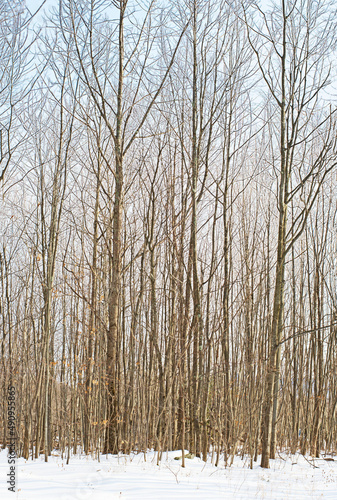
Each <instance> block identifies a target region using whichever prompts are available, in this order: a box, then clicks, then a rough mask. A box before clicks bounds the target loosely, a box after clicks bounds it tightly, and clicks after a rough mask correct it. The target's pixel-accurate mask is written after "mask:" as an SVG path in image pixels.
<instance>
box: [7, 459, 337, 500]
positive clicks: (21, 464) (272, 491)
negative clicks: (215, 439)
mask: <svg viewBox="0 0 337 500" xmlns="http://www.w3.org/2000/svg"><path fill="white" fill-rule="evenodd" d="M178 456H181V452H179V451H172V452H168V453H165V454H164V455H163V458H162V461H161V462H160V465H159V466H157V465H156V463H157V453H154V452H148V453H147V454H146V460H145V459H144V454H138V455H135V454H132V455H130V456H120V457H117V456H111V455H109V456H108V458H107V457H106V456H105V455H103V456H101V459H100V462H98V461H97V460H94V459H92V458H91V457H88V456H84V455H77V456H72V457H71V458H70V463H69V465H66V459H62V458H61V457H60V456H59V454H58V453H57V452H56V451H55V452H54V453H53V455H52V456H51V457H50V458H49V462H48V463H45V462H44V457H43V456H41V457H40V458H39V459H38V460H35V461H32V460H28V461H26V460H24V459H23V458H20V459H18V460H17V464H16V465H17V472H16V473H17V485H18V486H17V492H16V493H11V492H9V491H8V490H7V485H6V474H7V473H8V469H9V465H8V463H7V451H1V452H0V498H1V499H2V500H7V499H8V500H10V499H12V500H14V499H16V498H17V499H20V500H96V499H97V500H113V499H117V498H118V499H128V500H133V499H137V500H139V499H146V500H152V499H153V500H165V499H167V500H168V499H174V500H178V499H184V500H185V499H205V500H214V499H222V500H225V499H231V500H232V499H233V500H239V499H249V500H253V499H266V500H274V499H275V500H276V499H279V500H286V499H296V500H301V499H305V500H308V499H315V500H316V499H319V498H324V499H327V500H328V499H329V500H336V498H337V460H336V459H335V460H334V461H326V460H324V459H323V458H321V459H314V460H312V459H311V458H309V457H308V458H307V459H305V458H304V457H302V456H301V455H285V454H284V455H283V456H282V458H281V457H280V458H278V459H276V460H272V461H271V468H270V469H267V470H266V469H261V467H260V466H259V465H258V464H259V461H258V462H256V463H254V464H253V469H252V470H251V469H250V468H249V460H248V459H247V458H243V459H242V458H241V457H236V458H235V460H234V463H233V465H232V466H231V467H227V468H225V466H224V461H223V460H222V461H221V462H220V465H219V466H218V467H215V466H214V465H212V463H211V460H209V461H208V462H207V463H206V464H205V463H204V462H203V461H202V460H201V459H199V458H194V459H186V467H185V469H183V468H182V467H181V461H177V460H174V457H178ZM309 461H310V462H309Z"/></svg>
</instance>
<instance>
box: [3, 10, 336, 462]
mask: <svg viewBox="0 0 337 500" xmlns="http://www.w3.org/2000/svg"><path fill="white" fill-rule="evenodd" d="M335 11H336V8H335V7H333V6H332V5H330V4H329V2H314V1H312V0H282V1H280V2H277V3H276V4H275V6H274V7H273V8H272V9H271V10H268V9H265V10H261V9H260V7H258V5H256V4H251V3H250V2H246V3H242V2H236V1H235V0H234V1H233V2H232V1H222V0H216V1H209V0H178V1H177V2H174V3H172V2H165V1H163V2H154V1H150V0H148V1H146V2H144V1H142V2H138V1H137V0H111V1H105V0H91V1H88V0H60V2H59V5H58V7H57V8H54V9H51V10H50V11H49V12H48V13H47V14H46V18H45V19H44V20H43V21H40V25H41V27H40V28H38V21H35V18H34V16H33V17H32V16H31V13H30V12H29V10H28V9H27V8H26V6H25V4H24V2H23V1H21V0H13V1H11V2H10V4H9V2H6V1H1V2H0V16H1V17H0V57H1V68H0V72H1V73H0V101H1V102H0V113H1V115H0V116H1V135H0V153H1V155H0V179H1V189H2V197H1V248H0V289H1V304H0V327H1V371H0V373H1V415H0V418H1V443H2V446H3V447H6V445H7V443H8V439H9V438H8V429H7V391H8V386H13V387H15V390H16V432H17V449H18V452H19V454H20V455H22V456H23V457H25V458H28V457H29V456H32V457H38V456H39V455H40V454H41V453H43V454H45V460H48V456H49V455H50V454H51V452H52V450H53V449H55V448H57V449H59V450H61V452H62V454H66V455H67V456H68V459H69V456H70V452H71V450H73V451H74V452H76V451H79V450H83V451H84V452H85V453H94V454H95V456H99V454H100V453H119V452H123V453H130V452H131V451H146V450H147V449H149V448H154V449H156V450H158V460H160V454H161V452H163V451H165V450H167V449H170V450H172V449H178V448H182V449H189V451H190V452H191V453H194V454H196V455H198V456H202V458H203V459H204V460H207V457H208V456H209V453H210V452H211V453H212V460H214V463H216V464H218V463H219V460H220V457H221V456H222V455H224V457H225V461H226V463H230V461H231V459H232V458H233V457H234V455H235V454H237V453H239V452H240V453H245V454H248V455H249V457H250V458H251V461H253V460H257V458H258V455H259V454H262V460H261V465H262V466H263V467H269V459H270V458H274V457H275V453H276V452H277V450H278V449H282V450H284V449H286V450H289V451H291V452H292V453H295V452H297V451H300V452H301V453H303V454H305V453H311V454H312V455H314V456H319V454H320V453H321V452H322V451H325V452H336V438H337V421H336V408H337V336H336V334H337V330H336V328H337V323H336V319H337V317H336V315H337V295H336V271H337V268H336V266H337V260H336V229H335V227H336V217H337V206H336V186H337V179H336V166H337V156H336V155H337V144H336V116H335V109H336V107H335V104H336V101H335V97H334V93H333V83H334V76H335V68H334V66H333V58H334V48H335V47H334V45H335V40H336V29H335V28H336V22H335V19H336V17H335V14H336V12H335ZM251 463H252V462H251ZM183 466H184V455H183Z"/></svg>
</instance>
